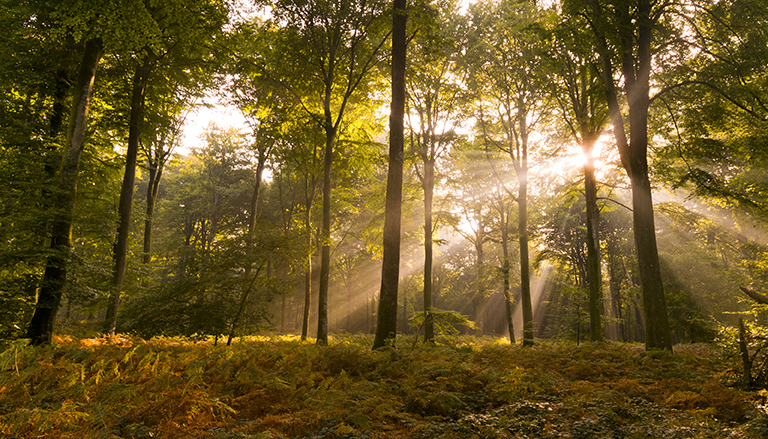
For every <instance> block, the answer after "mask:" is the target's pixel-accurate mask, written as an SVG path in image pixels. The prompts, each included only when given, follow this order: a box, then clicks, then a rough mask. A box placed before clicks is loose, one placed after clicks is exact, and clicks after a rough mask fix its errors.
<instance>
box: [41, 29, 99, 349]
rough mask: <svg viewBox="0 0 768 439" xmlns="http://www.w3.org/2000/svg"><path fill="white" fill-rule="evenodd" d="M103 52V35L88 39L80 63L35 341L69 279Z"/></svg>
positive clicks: (47, 332)
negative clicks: (82, 163) (82, 168)
mask: <svg viewBox="0 0 768 439" xmlns="http://www.w3.org/2000/svg"><path fill="white" fill-rule="evenodd" d="M102 53H103V42H102V40H101V39H100V38H98V37H96V38H92V39H89V40H88V41H86V42H85V48H84V51H83V60H82V61H81V63H80V68H79V71H78V75H77V81H76V83H75V87H74V94H73V99H72V111H71V113H70V121H69V128H68V130H67V142H66V150H65V151H64V156H63V159H62V165H61V169H60V171H59V177H58V186H59V190H60V191H61V192H60V193H59V194H58V196H57V197H56V198H55V200H56V201H55V205H54V208H55V209H56V215H55V217H54V219H53V220H52V222H51V250H52V251H51V255H50V256H48V258H47V260H46V265H45V274H44V275H43V280H42V283H41V286H40V292H39V293H38V299H37V305H36V307H35V314H34V315H33V316H32V320H31V321H30V323H29V327H28V329H27V337H29V339H30V344H33V345H40V344H50V342H51V337H52V335H53V325H54V323H55V322H56V312H57V311H58V309H59V305H60V303H61V296H62V290H63V288H64V285H65V282H66V279H67V259H68V257H69V251H70V247H71V236H72V217H73V215H74V211H75V197H76V195H77V182H78V172H79V168H80V158H81V157H82V154H83V148H84V147H85V135H86V123H87V120H88V111H89V109H90V104H91V97H92V93H93V83H94V80H95V77H96V67H97V65H98V63H99V59H100V58H101V55H102Z"/></svg>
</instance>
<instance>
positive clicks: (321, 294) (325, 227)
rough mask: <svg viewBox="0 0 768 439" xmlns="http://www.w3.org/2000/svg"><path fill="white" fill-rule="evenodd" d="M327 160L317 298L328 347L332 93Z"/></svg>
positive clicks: (320, 337) (322, 340)
mask: <svg viewBox="0 0 768 439" xmlns="http://www.w3.org/2000/svg"><path fill="white" fill-rule="evenodd" d="M326 96H327V98H326V103H327V105H328V106H327V109H326V128H325V137H326V139H325V154H324V155H325V160H324V163H323V224H322V231H321V233H322V235H321V239H322V247H321V248H320V288H319V289H318V298H317V344H318V345H320V346H327V345H328V285H329V283H330V279H331V170H332V166H331V165H332V163H333V147H334V144H335V142H336V129H335V127H334V126H333V124H332V122H331V114H330V91H329V93H328V94H327V95H326Z"/></svg>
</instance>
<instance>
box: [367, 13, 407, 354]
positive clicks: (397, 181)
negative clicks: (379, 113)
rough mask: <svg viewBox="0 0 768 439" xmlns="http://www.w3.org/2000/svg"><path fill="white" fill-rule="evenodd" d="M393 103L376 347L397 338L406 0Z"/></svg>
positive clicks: (395, 20)
mask: <svg viewBox="0 0 768 439" xmlns="http://www.w3.org/2000/svg"><path fill="white" fill-rule="evenodd" d="M392 8H393V14H392V104H391V109H390V116H389V171H388V173H387V200H386V208H385V209H386V212H385V216H384V239H383V252H384V253H383V255H382V262H381V292H380V293H379V312H378V321H377V323H376V337H375V338H374V341H373V349H378V348H381V347H383V346H385V345H386V344H387V341H388V340H394V338H395V334H396V333H397V287H398V282H399V280H400V218H401V214H402V207H401V203H402V199H403V155H404V154H403V149H404V144H405V139H404V135H405V127H404V123H403V121H404V116H405V61H406V52H407V45H406V36H405V28H406V23H407V20H408V14H407V12H406V0H393V1H392Z"/></svg>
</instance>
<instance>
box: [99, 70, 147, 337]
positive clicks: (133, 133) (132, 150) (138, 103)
mask: <svg viewBox="0 0 768 439" xmlns="http://www.w3.org/2000/svg"><path fill="white" fill-rule="evenodd" d="M150 65H151V63H150V61H149V58H147V59H146V60H145V61H144V62H143V63H142V64H141V65H140V66H137V67H136V71H135V72H134V75H133V92H132V95H131V116H130V125H129V128H128V149H127V151H126V157H125V175H124V176H123V186H122V189H121V190H120V202H119V205H118V216H119V223H118V227H117V237H116V238H115V245H114V253H113V261H114V268H113V270H112V294H111V296H110V298H109V305H108V306H107V316H106V319H105V321H104V332H105V333H106V334H109V335H115V327H116V326H117V311H118V308H119V306H120V294H121V289H122V287H123V280H124V279H125V266H126V261H127V255H128V233H129V231H130V226H131V207H132V206H133V186H134V184H135V181H136V160H137V156H138V152H139V138H140V135H141V134H140V129H141V123H142V119H143V118H144V93H145V90H146V87H147V81H149V75H150V73H151V70H152V69H151V67H150Z"/></svg>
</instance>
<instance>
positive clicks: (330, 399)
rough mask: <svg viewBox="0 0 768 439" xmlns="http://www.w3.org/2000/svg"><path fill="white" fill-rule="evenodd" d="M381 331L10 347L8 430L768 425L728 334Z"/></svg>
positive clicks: (397, 433)
mask: <svg viewBox="0 0 768 439" xmlns="http://www.w3.org/2000/svg"><path fill="white" fill-rule="evenodd" d="M371 344H372V340H371V339H370V338H368V337H357V336H351V337H344V338H335V339H332V340H331V344H330V346H328V347H318V346H316V345H314V344H312V343H311V342H301V341H300V340H298V339H297V338H293V337H252V338H246V339H244V340H242V341H238V342H237V343H235V344H234V345H233V346H230V347H227V346H223V345H222V344H221V343H220V344H219V345H217V346H214V344H213V342H212V341H191V340H186V339H177V338H157V339H152V340H149V341H144V340H141V339H138V338H132V337H126V336H118V337H115V338H112V339H105V338H83V339H79V338H72V337H57V338H56V340H55V343H54V344H53V346H50V347H42V348H31V347H25V346H23V345H22V344H21V342H17V343H16V344H12V345H10V346H7V347H6V350H5V351H4V352H3V353H2V354H1V355H0V437H14V438H16V437H18V438H33V437H34V438H150V437H152V438H187V437H191V438H216V439H224V438H270V437H271V438H279V437H285V438H299V437H309V438H321V437H327V438H399V437H404V438H405V437H409V438H435V437H444V438H560V437H562V438H638V439H640V438H643V439H644V438H718V437H722V438H725V437H729V438H732V437H739V438H741V437H743V438H762V437H768V412H766V406H765V405H763V404H765V401H764V400H763V398H762V396H761V395H764V394H765V392H756V391H749V392H747V391H743V390H739V389H738V388H735V387H732V384H734V383H736V382H737V381H738V376H737V372H736V369H735V367H736V366H737V364H736V363H734V362H733V360H732V359H729V358H726V357H724V356H723V355H722V354H721V352H720V351H719V350H718V348H717V347H715V346H710V345H680V346H676V347H675V353H674V354H670V353H667V352H650V353H648V352H645V351H644V350H643V347H642V346H641V345H636V344H618V343H587V344H582V345H581V346H575V345H569V344H551V343H546V342H541V343H538V344H537V345H536V346H534V347H526V348H523V347H521V346H509V345H508V344H506V343H505V342H504V340H501V339H490V338H484V339H477V338H471V337H468V338H461V337H457V338H448V339H441V340H439V343H438V346H422V345H421V344H420V343H417V344H414V343H413V339H412V338H409V337H403V338H401V339H399V341H398V343H397V347H393V348H388V349H386V350H383V351H377V352H373V351H371V350H370V346H371Z"/></svg>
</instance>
